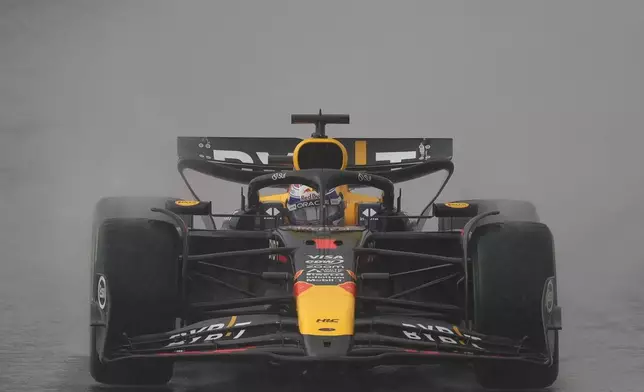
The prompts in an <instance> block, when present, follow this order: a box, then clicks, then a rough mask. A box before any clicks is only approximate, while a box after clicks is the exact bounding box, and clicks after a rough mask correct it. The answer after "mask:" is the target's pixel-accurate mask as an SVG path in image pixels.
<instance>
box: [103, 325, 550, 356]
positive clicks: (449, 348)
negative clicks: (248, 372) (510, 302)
mask: <svg viewBox="0 0 644 392" xmlns="http://www.w3.org/2000/svg"><path fill="white" fill-rule="evenodd" d="M319 321H320V322H321V323H323V324H324V323H327V324H330V325H332V323H333V320H319ZM328 329H329V330H332V329H333V328H328ZM306 338H307V336H303V335H302V334H300V333H299V331H298V326H297V319H296V318H292V317H284V316H280V315H271V314H255V315H246V316H243V315H242V316H229V317H221V318H214V319H210V320H206V321H203V322H199V323H196V324H193V325H190V326H187V327H184V328H179V329H176V330H174V331H171V332H168V333H161V334H151V335H142V336H136V337H129V338H128V337H125V338H124V341H123V344H122V345H120V346H118V347H114V348H112V349H111V350H109V354H108V357H109V358H105V359H104V360H105V361H121V360H127V359H133V358H158V359H162V358H172V359H174V360H191V359H210V360H216V359H222V358H226V360H228V359H230V357H238V358H240V359H241V358H244V360H246V359H249V358H254V359H268V360H271V361H285V362H287V361H301V362H306V361H313V362H316V361H317V362H347V361H353V362H375V363H377V364H392V365H394V364H411V363H426V362H436V361H439V362H440V361H449V360H465V361H476V360H513V361H525V362H532V363H535V364H541V365H546V366H547V365H549V364H550V358H549V355H548V353H547V352H538V351H535V350H531V349H530V348H529V347H525V346H524V345H523V343H522V342H521V341H515V340H512V339H508V338H503V337H494V336H485V335H482V334H477V333H475V332H473V331H467V330H464V329H461V328H459V327H458V326H456V325H453V324H449V323H446V322H444V321H439V320H430V319H424V318H414V317H406V316H404V317H403V316H381V317H372V318H364V319H360V318H358V319H356V321H355V331H354V333H353V335H350V336H316V337H315V339H316V341H318V342H319V344H321V345H323V346H324V347H325V348H327V347H328V349H329V350H328V355H325V354H324V351H322V353H320V350H315V352H316V354H315V355H310V354H309V353H308V351H309V350H308V349H307V346H308V345H310V344H311V340H310V339H306ZM309 338H310V337H309ZM338 339H350V340H351V344H350V345H349V346H348V347H349V349H348V350H346V351H344V352H338V351H337V350H334V346H333V345H334V342H338ZM342 346H344V345H342ZM318 348H319V347H318Z"/></svg>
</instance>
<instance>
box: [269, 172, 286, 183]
mask: <svg viewBox="0 0 644 392" xmlns="http://www.w3.org/2000/svg"><path fill="white" fill-rule="evenodd" d="M271 178H272V179H273V181H276V180H283V179H285V178H286V173H282V172H278V173H275V174H273V175H272V176H271Z"/></svg>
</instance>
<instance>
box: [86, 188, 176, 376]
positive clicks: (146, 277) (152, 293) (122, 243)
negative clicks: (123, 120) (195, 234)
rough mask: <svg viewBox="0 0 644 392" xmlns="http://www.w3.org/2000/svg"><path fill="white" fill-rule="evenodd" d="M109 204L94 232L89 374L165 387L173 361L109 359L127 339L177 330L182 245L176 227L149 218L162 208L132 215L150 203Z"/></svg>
mask: <svg viewBox="0 0 644 392" xmlns="http://www.w3.org/2000/svg"><path fill="white" fill-rule="evenodd" d="M108 201H109V202H108V203H105V202H104V201H101V202H99V204H98V206H97V211H96V213H95V221H94V226H93V227H94V229H93V236H92V238H93V256H92V296H91V298H92V301H91V302H92V304H91V313H92V315H91V326H90V353H89V354H90V358H89V362H90V363H89V365H90V374H91V376H92V377H93V378H94V379H95V380H96V381H97V382H99V383H103V384H109V385H163V384H166V383H167V382H168V381H170V379H171V378H172V376H173V363H172V362H171V361H168V360H167V359H163V360H156V359H155V360H152V359H128V360H122V361H115V362H111V361H110V358H111V356H112V354H111V353H112V352H113V351H114V349H115V348H117V347H119V346H121V345H122V344H123V340H122V338H123V335H127V336H136V335H141V334H151V333H162V332H167V331H171V330H173V329H174V328H175V319H176V317H177V315H178V308H179V306H178V305H179V304H178V299H179V277H180V272H179V271H180V265H179V263H178V256H179V254H180V252H181V240H180V237H179V234H178V231H177V228H176V226H174V225H173V224H171V223H169V222H167V221H165V220H159V219H157V217H158V215H155V214H153V213H148V212H147V211H149V208H153V207H159V205H158V204H159V203H150V204H148V206H149V207H148V208H144V209H143V210H140V212H139V211H137V212H135V213H132V209H133V206H134V207H136V208H137V209H139V207H140V206H141V204H142V202H143V204H145V203H144V202H145V201H144V200H141V199H137V200H136V203H131V200H130V199H129V198H116V199H115V198H112V199H109V200H108ZM161 207H163V206H161ZM125 211H130V213H124V212H125ZM146 214H147V215H148V216H145V215H146Z"/></svg>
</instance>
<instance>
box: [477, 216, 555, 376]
mask: <svg viewBox="0 0 644 392" xmlns="http://www.w3.org/2000/svg"><path fill="white" fill-rule="evenodd" d="M472 244H473V247H474V250H473V255H472V277H473V289H474V290H473V298H472V299H473V312H474V314H473V315H474V324H475V327H474V329H475V330H476V331H477V332H480V333H483V334H488V335H496V336H504V337H508V338H513V339H516V340H517V341H518V340H521V339H522V338H524V337H526V336H527V337H528V340H527V341H526V342H525V343H526V344H527V345H530V347H531V348H532V349H533V350H538V351H541V352H546V351H547V350H548V349H551V350H552V363H551V364H550V365H549V366H546V365H537V364H531V363H523V362H521V363H519V362H508V361H499V362H481V363H477V364H475V373H476V376H477V379H478V381H479V383H480V384H481V385H482V386H483V387H485V388H494V389H537V388H546V387H548V386H550V385H552V384H553V383H554V382H555V380H556V379H557V377H558V375H559V341H558V339H559V338H558V331H556V330H555V331H552V330H551V331H548V334H549V339H550V341H552V342H554V344H553V346H550V345H547V344H546V337H545V335H544V325H543V313H542V312H544V306H545V304H544V299H545V298H546V296H544V288H545V287H546V286H547V283H548V281H550V280H552V283H553V285H554V284H556V281H555V280H554V278H555V257H554V242H553V238H552V234H551V232H550V230H549V229H548V227H547V226H546V225H544V224H542V223H537V222H505V223H495V224H489V225H484V226H481V227H479V228H477V229H476V230H475V232H474V233H473V235H472ZM548 287H550V286H548ZM553 287H554V286H553ZM555 293H556V291H554V292H553V297H552V301H553V302H552V306H553V307H554V306H556V305H557V304H556V301H557V299H556V295H555Z"/></svg>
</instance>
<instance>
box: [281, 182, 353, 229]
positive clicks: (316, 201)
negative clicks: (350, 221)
mask: <svg viewBox="0 0 644 392" xmlns="http://www.w3.org/2000/svg"><path fill="white" fill-rule="evenodd" d="M324 201H325V204H326V219H325V220H324V221H322V219H321V217H320V215H321V214H322V208H321V207H320V195H319V193H318V192H316V191H315V190H314V189H313V188H311V187H308V186H306V185H300V184H293V185H291V186H290V187H289V192H288V200H287V201H286V208H287V210H288V217H289V220H290V222H291V224H293V225H312V224H323V223H324V224H326V225H331V226H340V225H342V224H343V223H344V208H345V207H344V200H343V199H342V194H341V193H340V192H338V188H333V189H331V190H330V191H328V192H327V193H326V197H325V198H324Z"/></svg>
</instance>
